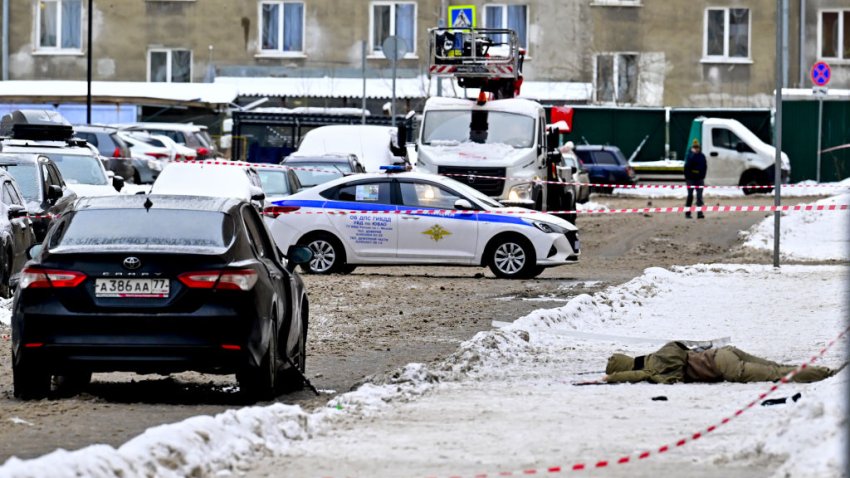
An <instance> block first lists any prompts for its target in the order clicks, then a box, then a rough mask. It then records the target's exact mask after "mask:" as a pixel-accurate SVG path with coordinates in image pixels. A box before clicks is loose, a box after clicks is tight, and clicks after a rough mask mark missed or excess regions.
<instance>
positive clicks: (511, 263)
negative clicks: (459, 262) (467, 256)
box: [488, 236, 542, 279]
mask: <svg viewBox="0 0 850 478" xmlns="http://www.w3.org/2000/svg"><path fill="white" fill-rule="evenodd" d="M488 265H489V266H490V270H491V271H493V274H496V277H501V278H504V279H527V278H530V277H534V276H535V275H537V274H540V272H542V269H540V268H538V267H537V258H536V257H535V254H534V248H533V247H532V246H531V244H530V243H529V242H528V240H527V239H525V238H520V237H515V236H512V237H508V238H505V239H502V240H501V241H499V242H498V243H497V244H496V245H495V246H494V247H492V248H491V249H490V254H489V261H488Z"/></svg>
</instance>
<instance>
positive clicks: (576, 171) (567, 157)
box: [561, 153, 590, 204]
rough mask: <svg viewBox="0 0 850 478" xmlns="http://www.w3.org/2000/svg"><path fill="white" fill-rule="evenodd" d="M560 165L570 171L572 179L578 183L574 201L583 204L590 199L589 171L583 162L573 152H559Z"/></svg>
mask: <svg viewBox="0 0 850 478" xmlns="http://www.w3.org/2000/svg"><path fill="white" fill-rule="evenodd" d="M561 161H562V166H561V167H564V168H569V169H570V170H571V171H572V180H573V181H575V182H577V183H579V184H578V185H577V186H576V191H577V194H576V202H577V203H580V204H584V203H586V202H587V201H589V200H590V186H588V183H590V172H588V170H587V168H586V167H585V165H584V162H583V161H581V160H580V159H578V157H577V156H576V155H575V153H568V154H561Z"/></svg>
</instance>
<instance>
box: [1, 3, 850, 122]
mask: <svg viewBox="0 0 850 478" xmlns="http://www.w3.org/2000/svg"><path fill="white" fill-rule="evenodd" d="M7 1H9V2H10V13H9V19H8V20H9V22H8V23H9V25H10V29H9V32H8V37H9V42H8V45H7V48H8V52H9V53H8V58H3V59H0V61H6V66H7V68H8V75H9V76H8V79H10V80H47V79H51V80H59V79H62V80H82V79H85V77H86V53H87V50H88V48H89V46H88V45H87V34H88V32H87V24H88V17H89V15H90V14H91V16H92V22H93V31H92V34H93V50H92V54H93V58H94V61H93V77H94V79H95V80H105V81H152V82H204V81H213V80H214V79H215V78H216V77H222V76H224V77H289V78H305V79H309V78H316V77H339V78H356V77H359V76H360V75H361V58H362V51H363V44H364V43H365V46H366V58H367V76H370V77H387V76H388V75H389V70H390V63H389V61H388V60H387V59H386V57H385V56H384V55H383V52H382V44H383V41H384V40H385V39H386V37H387V36H389V35H394V36H396V37H397V38H400V39H402V40H404V43H405V44H406V47H407V48H406V50H407V53H406V54H405V55H404V57H403V58H402V59H401V60H400V61H399V64H398V69H399V75H400V76H401V77H408V78H410V77H417V76H421V75H424V74H425V73H426V71H427V67H428V58H427V57H428V29H429V28H431V27H434V26H437V25H439V24H440V23H441V21H442V22H445V21H446V15H447V13H446V11H447V9H448V8H449V7H451V6H453V4H461V3H462V4H464V5H467V4H468V5H474V6H475V12H474V21H475V22H476V23H477V26H479V27H482V26H483V27H504V28H511V29H514V30H516V31H517V33H518V36H519V40H520V43H521V44H522V46H523V47H524V48H526V50H527V60H526V62H525V67H524V74H525V79H526V80H528V81H547V82H581V83H588V84H592V86H593V88H592V94H591V95H590V97H589V98H587V100H588V101H589V102H592V103H596V104H627V105H644V106H662V105H666V106H720V107H730V106H736V107H737V106H741V107H747V106H769V105H770V104H771V101H772V92H773V89H774V85H775V79H774V78H775V76H774V71H775V38H776V4H777V2H776V1H775V0H524V1H516V0H505V1H504V3H491V2H482V1H468V2H451V1H447V0H417V1H412V0H399V1H394V0H347V1H338V0H122V1H120V2H119V1H105V0H94V1H93V11H92V12H88V11H87V5H88V2H87V0H7ZM787 1H788V14H787V18H788V19H789V22H788V27H787V38H788V47H789V48H788V53H787V64H788V66H787V68H786V71H785V72H784V75H785V77H786V78H787V80H786V86H790V87H808V86H810V82H809V81H808V76H807V72H808V68H809V67H810V66H811V64H812V63H813V62H814V61H817V60H821V59H825V60H827V61H829V62H830V64H831V65H832V72H833V79H832V83H831V86H832V87H834V88H849V87H850V5H848V4H847V1H846V0H787ZM801 40H802V41H801ZM801 51H802V55H801V54H800V53H801ZM305 81H308V80H305ZM282 95H285V92H282Z"/></svg>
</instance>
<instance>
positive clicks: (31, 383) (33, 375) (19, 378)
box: [12, 354, 50, 400]
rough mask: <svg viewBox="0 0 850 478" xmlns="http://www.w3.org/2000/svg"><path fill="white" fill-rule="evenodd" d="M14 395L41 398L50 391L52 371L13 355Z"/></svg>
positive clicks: (31, 398) (23, 397)
mask: <svg viewBox="0 0 850 478" xmlns="http://www.w3.org/2000/svg"><path fill="white" fill-rule="evenodd" d="M12 382H13V388H14V395H15V397H16V398H20V399H21V400H39V399H42V398H44V397H46V396H47V394H48V393H49V392H50V373H49V372H48V371H47V370H45V369H44V367H42V366H40V365H38V364H35V363H32V361H30V360H24V359H23V358H21V359H20V360H15V355H14V354H13V355H12Z"/></svg>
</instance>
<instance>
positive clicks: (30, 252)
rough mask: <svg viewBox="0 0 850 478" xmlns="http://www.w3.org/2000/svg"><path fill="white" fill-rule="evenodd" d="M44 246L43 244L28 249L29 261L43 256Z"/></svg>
mask: <svg viewBox="0 0 850 478" xmlns="http://www.w3.org/2000/svg"><path fill="white" fill-rule="evenodd" d="M41 249H42V245H41V244H33V246H32V247H30V248H29V249H27V259H32V258H33V257H35V256H37V255H39V254H41Z"/></svg>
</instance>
